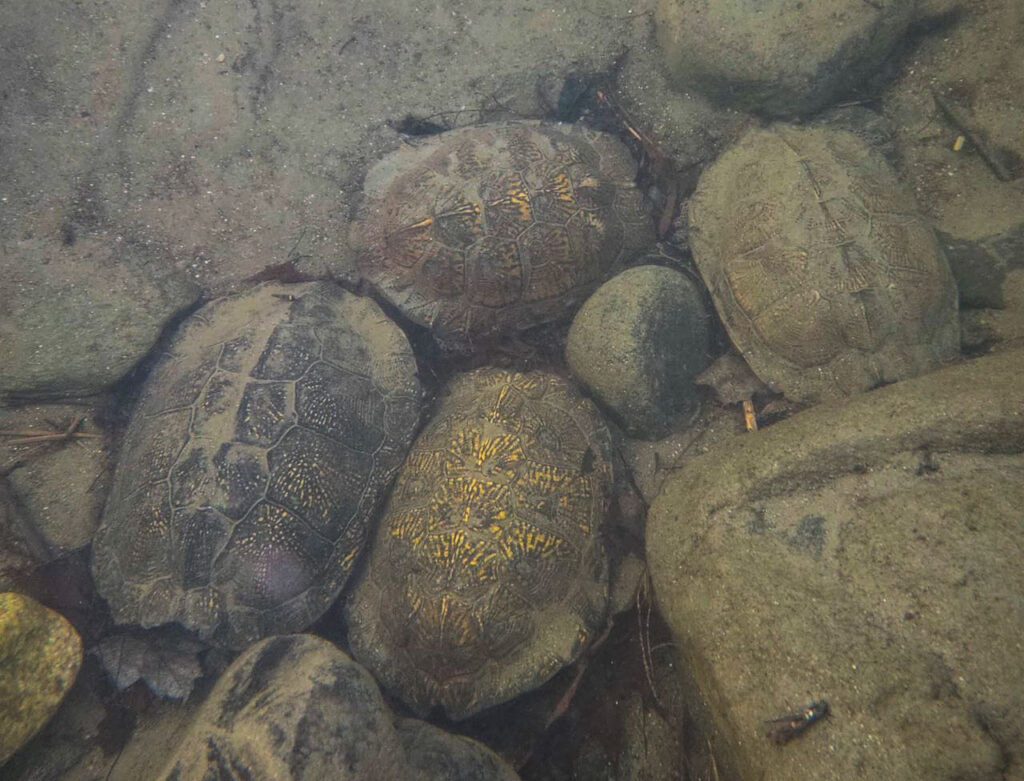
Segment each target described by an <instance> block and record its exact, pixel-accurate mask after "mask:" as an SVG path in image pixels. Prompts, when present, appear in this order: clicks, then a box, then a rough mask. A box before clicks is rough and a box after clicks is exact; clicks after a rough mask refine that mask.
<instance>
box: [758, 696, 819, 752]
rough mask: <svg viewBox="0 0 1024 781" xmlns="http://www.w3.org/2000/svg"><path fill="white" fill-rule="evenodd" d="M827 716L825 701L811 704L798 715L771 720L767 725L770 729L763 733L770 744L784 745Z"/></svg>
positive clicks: (792, 714)
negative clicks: (770, 726) (769, 725)
mask: <svg viewBox="0 0 1024 781" xmlns="http://www.w3.org/2000/svg"><path fill="white" fill-rule="evenodd" d="M826 716H828V703H827V702H825V700H818V701H817V702H812V703H811V704H810V705H808V706H807V707H806V708H804V709H803V710H801V711H800V712H799V713H790V714H788V715H786V716H782V717H780V718H777V719H772V720H771V721H769V722H768V724H771V725H772V728H771V729H770V730H768V732H766V733H765V735H766V736H767V737H768V739H769V740H770V741H771V742H772V743H777V744H778V745H780V746H781V745H784V744H786V743H789V741H791V740H792V739H793V738H796V737H799V736H800V735H802V734H804V731H805V730H806V729H807V728H808V727H810V726H811V725H812V724H815V723H816V722H819V721H821V720H822V719H823V718H825V717H826Z"/></svg>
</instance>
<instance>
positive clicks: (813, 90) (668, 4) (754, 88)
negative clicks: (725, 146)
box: [655, 0, 914, 116]
mask: <svg viewBox="0 0 1024 781" xmlns="http://www.w3.org/2000/svg"><path fill="white" fill-rule="evenodd" d="M913 13H914V2H913V1H912V0H895V1H894V2H886V3H875V2H865V0H815V1H814V2H801V1H800V0H767V1H766V0H659V2H658V6H657V10H656V12H655V19H656V24H657V35H658V42H659V43H660V44H661V47H662V49H663V50H664V55H665V62H666V64H667V65H668V70H669V73H670V76H671V78H672V79H673V81H674V82H675V85H676V86H677V87H678V88H680V89H682V90H684V91H685V90H688V89H698V90H700V91H702V92H704V93H706V94H708V95H711V96H712V97H714V98H716V99H718V100H721V101H723V102H727V103H730V104H732V105H736V106H738V107H740V108H743V109H746V110H749V111H758V112H764V113H767V114H771V115H775V116H798V115H803V114H809V113H813V112H814V111H817V110H819V109H821V108H824V107H825V106H827V105H828V104H829V103H832V102H834V101H835V100H837V99H838V98H839V97H841V96H843V95H844V94H846V93H848V92H849V91H850V90H851V89H852V88H853V87H855V86H858V85H861V84H862V83H863V82H864V80H865V79H866V78H868V77H870V76H871V75H872V74H873V73H874V71H876V70H877V69H878V67H879V66H880V65H881V63H882V62H883V61H884V60H885V58H886V57H887V56H888V55H889V54H890V52H891V51H892V50H893V48H894V47H895V45H896V43H897V42H898V41H899V39H900V38H901V37H902V35H903V34H904V32H905V31H906V29H907V25H908V24H909V23H910V21H911V20H912V18H913Z"/></svg>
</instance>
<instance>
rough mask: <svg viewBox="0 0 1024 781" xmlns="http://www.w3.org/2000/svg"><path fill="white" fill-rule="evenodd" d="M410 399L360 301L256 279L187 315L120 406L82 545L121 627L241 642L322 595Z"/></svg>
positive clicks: (391, 345)
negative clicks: (100, 491)
mask: <svg viewBox="0 0 1024 781" xmlns="http://www.w3.org/2000/svg"><path fill="white" fill-rule="evenodd" d="M420 404H421V393H420V386H419V382H418V380H417V378H416V364H415V360H414V358H413V354H412V350H411V348H410V346H409V343H408V341H407V340H406V338H405V335H404V334H403V333H402V331H401V330H400V329H399V328H398V326H396V325H395V324H394V323H393V322H391V321H390V320H389V319H388V318H387V317H386V316H385V315H384V313H383V312H382V311H381V309H380V307H379V306H378V305H377V304H376V303H374V302H373V301H371V300H370V299H368V298H360V297H358V296H355V295H352V294H350V293H347V292H345V291H343V290H341V289H340V288H338V287H336V286H334V285H331V284H327V283H315V284H306V285H293V286H289V285H276V284H268V285H263V286H260V287H258V288H255V289H253V290H251V291H249V292H247V293H245V294H242V295H239V296H234V297H231V298H225V299H219V300H217V301H214V302H212V303H210V304H207V305H206V306H205V307H203V308H202V309H200V310H199V311H198V312H196V313H195V314H194V315H193V316H192V317H190V318H189V319H188V320H187V321H186V322H185V323H184V325H183V326H182V327H181V329H180V331H179V332H178V333H177V334H176V335H175V336H174V338H173V340H172V341H171V343H170V345H169V348H168V352H167V354H166V355H165V356H164V357H163V358H162V359H161V360H160V361H159V362H158V364H157V365H156V367H155V368H154V369H153V372H152V374H151V375H150V377H149V378H148V379H147V381H146V384H145V387H144V389H143V391H142V395H141V398H140V399H139V401H138V404H137V405H136V408H135V410H134V411H133V413H132V418H131V422H130V424H129V426H128V430H127V432H126V433H125V438H124V443H123V445H122V449H121V455H120V459H119V462H118V466H117V472H116V474H115V477H114V482H113V486H112V489H111V494H110V498H109V500H108V502H107V507H106V510H105V512H104V515H103V519H102V522H101V525H100V528H99V530H98V532H97V533H96V536H95V539H94V541H93V574H94V576H95V580H96V584H97V586H98V588H99V591H100V593H101V594H102V595H103V596H104V597H105V598H106V600H107V601H108V603H109V604H110V607H111V610H112V612H113V614H114V617H115V618H116V619H117V620H118V621H119V622H121V623H136V624H140V625H142V626H146V627H150V626H156V625H159V624H164V623H169V622H178V623H180V624H182V625H184V626H185V627H187V628H189V629H192V630H195V631H196V632H198V634H199V635H200V637H202V638H203V639H204V640H208V641H210V642H213V643H216V644H220V645H225V646H229V647H235V648H241V647H244V646H246V645H248V644H249V643H251V642H253V641H255V640H257V639H259V638H261V637H263V636H266V635H269V634H280V633H286V632H293V631H298V630H301V629H304V628H305V627H307V626H308V625H309V624H311V623H312V622H313V621H315V620H316V619H317V617H319V616H320V614H321V613H322V612H323V611H324V610H325V609H326V608H327V607H328V605H330V603H331V602H332V601H333V600H334V599H335V598H336V597H337V595H338V593H339V591H340V590H341V589H342V587H343V586H344V584H345V582H346V580H347V579H348V575H349V573H350V572H351V570H352V565H353V562H354V560H355V558H356V556H357V555H358V554H359V553H360V551H361V550H362V547H363V544H364V542H365V541H366V539H367V537H368V533H369V528H370V526H369V525H370V523H371V522H372V521H373V519H374V518H375V515H376V513H377V511H378V510H379V509H380V504H381V500H382V498H383V494H384V491H385V490H386V489H387V487H388V486H389V485H390V483H391V481H392V479H393V478H394V475H395V473H396V472H397V470H398V468H399V466H400V465H401V463H402V459H403V458H404V457H405V453H406V451H407V449H408V446H409V444H410V442H411V440H412V432H413V431H414V430H415V428H416V425H417V421H418V418H419V410H420Z"/></svg>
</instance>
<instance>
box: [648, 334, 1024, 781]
mask: <svg viewBox="0 0 1024 781" xmlns="http://www.w3.org/2000/svg"><path fill="white" fill-rule="evenodd" d="M1022 373H1024V351H1021V350H1016V351H1006V352H1003V353H999V354H994V355H991V356H988V357H985V358H981V359H978V360H975V361H971V362H968V363H964V364H961V365H958V366H955V367H950V368H947V369H944V370H942V371H939V372H936V373H934V374H931V375H929V376H927V377H921V378H917V379H913V380H906V381H904V382H901V383H898V384H896V385H892V386H889V387H886V388H883V389H881V390H877V391H873V392H871V393H868V394H863V395H860V396H858V397H855V398H853V399H850V400H849V401H848V402H846V403H845V404H842V405H826V406H821V407H817V408H815V409H812V410H809V411H807V412H803V413H800V414H798V415H795V416H794V417H792V418H790V419H788V420H785V421H783V422H780V423H778V424H776V425H774V426H772V427H770V428H768V429H765V430H763V431H761V432H759V433H757V434H755V435H751V436H748V437H743V438H742V439H740V440H737V441H735V442H734V443H732V444H731V445H727V446H725V447H723V448H722V449H720V450H718V451H716V452H713V453H710V454H708V455H706V456H704V457H701V458H698V459H695V460H694V461H692V462H690V463H689V464H687V465H686V466H685V467H684V468H683V469H681V470H679V471H678V472H676V473H675V475H673V476H672V477H671V478H670V479H669V480H668V481H667V482H666V485H665V487H664V489H663V491H662V493H661V495H660V496H659V498H658V499H657V500H656V501H655V502H654V504H653V505H652V507H651V512H650V516H649V525H648V539H647V550H648V563H649V566H650V570H651V576H652V578H653V583H654V589H655V594H656V598H657V603H658V605H659V607H660V609H661V611H662V613H663V615H664V616H665V618H666V620H667V622H668V624H669V625H670V627H671V631H672V634H673V637H674V639H675V641H676V643H677V644H678V645H679V647H680V649H681V650H682V653H683V656H684V657H685V662H686V663H685V666H684V667H683V668H682V669H685V670H686V671H687V675H688V679H687V682H688V684H689V685H690V686H691V687H692V690H693V691H694V692H695V693H697V694H699V697H695V698H694V702H703V703H705V704H706V712H705V713H704V715H703V719H704V721H705V726H706V727H708V728H709V729H710V730H711V731H712V733H713V734H714V736H715V738H714V740H715V744H716V751H717V753H718V764H719V767H720V768H722V769H723V771H727V772H731V773H732V774H734V775H733V776H732V777H735V778H742V779H748V778H749V779H753V778H757V779H790V778H797V777H807V778H829V779H848V778H900V779H902V778H908V779H909V778H928V779H960V778H972V779H1004V778H1009V777H1014V778H1017V777H1019V776H1020V773H1021V771H1022V766H1021V757H1022V756H1024V742H1022V735H1024V705H1022V703H1024V666H1022V665H1021V662H1020V648H1021V646H1022V644H1024V625H1022V624H1021V621H1020V610H1019V605H1020V600H1021V595H1022V594H1024V568H1022V567H1021V551H1022V550H1024V527H1022V525H1021V515H1020V508H1021V507H1022V506H1024V479H1022V477H1024V455H1022V453H1024V414H1022V411H1024V387H1022V385H1021V383H1020V377H1021V376H1022ZM813 700H827V701H828V702H829V704H830V706H831V711H832V714H831V716H830V717H829V718H828V719H827V720H825V721H824V722H823V723H822V724H819V725H817V726H815V727H814V728H812V729H811V730H809V731H808V732H807V733H806V734H804V735H803V736H802V737H800V738H798V739H797V740H795V741H794V742H792V743H791V744H789V745H786V746H784V747H781V748H780V747H779V746H776V745H773V744H772V743H771V742H770V741H769V740H768V739H767V738H766V737H765V732H766V730H767V729H768V726H767V725H766V724H765V722H766V720H769V719H773V718H778V717H780V716H783V715H784V714H787V713H792V712H795V711H798V710H800V709H801V708H802V707H804V706H806V705H808V704H809V703H810V702H811V701H813Z"/></svg>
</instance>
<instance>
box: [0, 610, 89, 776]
mask: <svg viewBox="0 0 1024 781" xmlns="http://www.w3.org/2000/svg"><path fill="white" fill-rule="evenodd" d="M81 664H82V640H81V638H80V637H79V636H78V632H76V631H75V629H74V627H72V626H71V624H70V623H68V621H67V619H65V618H64V617H63V616H61V615H59V614H57V613H55V612H53V611H52V610H50V609H49V608H47V607H44V606H43V605H40V604H39V603H38V602H36V601H35V600H34V599H32V598H30V597H26V596H24V595H22V594H15V593H14V592H5V593H2V594H0V703H2V706H0V765H2V764H3V763H4V762H6V761H7V759H8V758H9V757H10V756H11V755H12V754H14V752H15V751H17V750H18V749H19V748H21V747H22V746H23V745H24V744H25V743H27V742H28V740H29V739H30V738H31V737H32V736H33V735H35V734H36V732H38V731H39V729H40V728H41V727H42V726H43V725H44V724H46V722H48V721H49V720H50V717H51V716H53V714H54V713H55V712H56V710H57V706H58V705H60V703H61V700H63V699H64V695H65V694H67V692H68V689H70V688H71V684H72V683H74V681H75V676H77V675H78V668H79V667H80V666H81Z"/></svg>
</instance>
